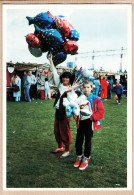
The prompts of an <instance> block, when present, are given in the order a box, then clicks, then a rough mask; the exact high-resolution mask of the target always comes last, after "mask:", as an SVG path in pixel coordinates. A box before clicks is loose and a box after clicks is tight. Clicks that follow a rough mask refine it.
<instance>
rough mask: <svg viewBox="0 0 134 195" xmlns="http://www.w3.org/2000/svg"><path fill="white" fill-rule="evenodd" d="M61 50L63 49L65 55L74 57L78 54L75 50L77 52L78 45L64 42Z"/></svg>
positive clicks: (72, 42) (74, 42) (73, 42)
mask: <svg viewBox="0 0 134 195" xmlns="http://www.w3.org/2000/svg"><path fill="white" fill-rule="evenodd" d="M63 48H64V51H65V52H66V53H67V54H71V55H75V54H78V52H77V50H78V44H77V42H76V41H71V40H69V41H66V42H65V43H64V44H63Z"/></svg>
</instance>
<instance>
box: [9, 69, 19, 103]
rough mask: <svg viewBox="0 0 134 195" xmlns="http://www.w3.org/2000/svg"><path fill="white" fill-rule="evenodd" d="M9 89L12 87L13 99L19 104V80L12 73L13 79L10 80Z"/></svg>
mask: <svg viewBox="0 0 134 195" xmlns="http://www.w3.org/2000/svg"><path fill="white" fill-rule="evenodd" d="M10 85H11V87H13V88H14V89H13V97H14V98H15V102H20V98H21V79H20V77H19V76H18V75H17V73H14V75H13V77H12V78H11V83H10Z"/></svg>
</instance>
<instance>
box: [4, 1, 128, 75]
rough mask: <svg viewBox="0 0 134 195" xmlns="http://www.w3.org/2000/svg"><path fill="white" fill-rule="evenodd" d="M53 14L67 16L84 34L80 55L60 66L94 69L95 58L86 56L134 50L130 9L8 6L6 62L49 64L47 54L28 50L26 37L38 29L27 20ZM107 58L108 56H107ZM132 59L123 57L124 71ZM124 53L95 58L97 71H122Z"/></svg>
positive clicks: (89, 6)
mask: <svg viewBox="0 0 134 195" xmlns="http://www.w3.org/2000/svg"><path fill="white" fill-rule="evenodd" d="M47 11H50V12H51V13H52V14H53V15H55V16H56V15H64V16H65V18H66V19H67V20H68V21H69V22H70V23H71V24H72V25H73V26H74V28H75V29H76V30H77V31H78V32H79V33H80V39H79V41H78V46H79V49H78V53H79V54H78V55H73V56H71V55H69V54H68V57H67V60H66V61H65V62H63V63H62V64H60V65H63V66H66V65H67V62H70V61H72V62H75V60H76V57H77V65H78V67H81V66H83V67H84V68H87V67H88V68H91V65H92V58H91V57H87V56H88V55H87V54H80V53H82V52H92V51H93V50H94V51H103V50H116V49H121V47H123V48H127V49H129V48H130V43H131V41H129V39H128V37H129V38H130V36H131V28H130V26H129V22H128V21H130V22H131V20H130V19H131V18H130V16H131V15H130V14H131V6H130V5H105V6H104V5H97V4H96V5H90V4H88V5H84V4H82V5H78V4H77V5H61V4H60V5H50V4H43V5H39V4H37V5H16V6H15V5H5V6H4V17H3V19H4V26H3V29H4V34H5V36H4V46H5V50H4V51H5V54H6V61H7V62H9V61H12V62H14V63H16V62H25V63H27V62H31V63H39V64H40V63H42V64H44V63H48V60H47V58H46V54H47V53H43V55H42V56H41V57H38V58H37V57H34V56H33V55H32V54H31V53H30V52H29V50H28V44H27V42H26V38H25V36H26V35H27V34H29V33H34V26H33V25H28V21H27V19H26V16H30V17H34V16H36V15H37V14H39V13H41V12H47ZM103 54H104V55H105V54H106V53H105V52H104V53H103ZM127 57H128V55H127V54H125V55H123V61H122V62H123V70H125V69H127V67H128V66H129V62H128V58H127ZM120 61H121V60H120V52H118V55H114V56H100V57H95V59H94V66H95V69H99V68H100V67H103V69H105V70H108V71H118V70H119V68H120Z"/></svg>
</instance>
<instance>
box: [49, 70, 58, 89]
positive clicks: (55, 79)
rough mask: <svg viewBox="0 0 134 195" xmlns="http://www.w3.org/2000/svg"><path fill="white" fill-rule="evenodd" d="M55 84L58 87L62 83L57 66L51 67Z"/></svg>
mask: <svg viewBox="0 0 134 195" xmlns="http://www.w3.org/2000/svg"><path fill="white" fill-rule="evenodd" d="M51 70H52V74H53V79H54V83H55V85H56V86H57V87H58V86H59V84H60V78H59V75H58V73H57V70H56V68H55V67H53V68H51Z"/></svg>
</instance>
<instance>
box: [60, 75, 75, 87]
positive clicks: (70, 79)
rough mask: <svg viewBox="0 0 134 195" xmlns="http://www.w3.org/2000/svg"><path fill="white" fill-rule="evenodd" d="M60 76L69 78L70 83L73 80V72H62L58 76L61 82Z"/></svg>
mask: <svg viewBox="0 0 134 195" xmlns="http://www.w3.org/2000/svg"><path fill="white" fill-rule="evenodd" d="M62 78H69V82H70V84H71V85H72V84H73V82H74V80H75V74H74V73H71V72H63V74H62V75H61V76H60V82H61V83H63V82H62Z"/></svg>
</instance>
